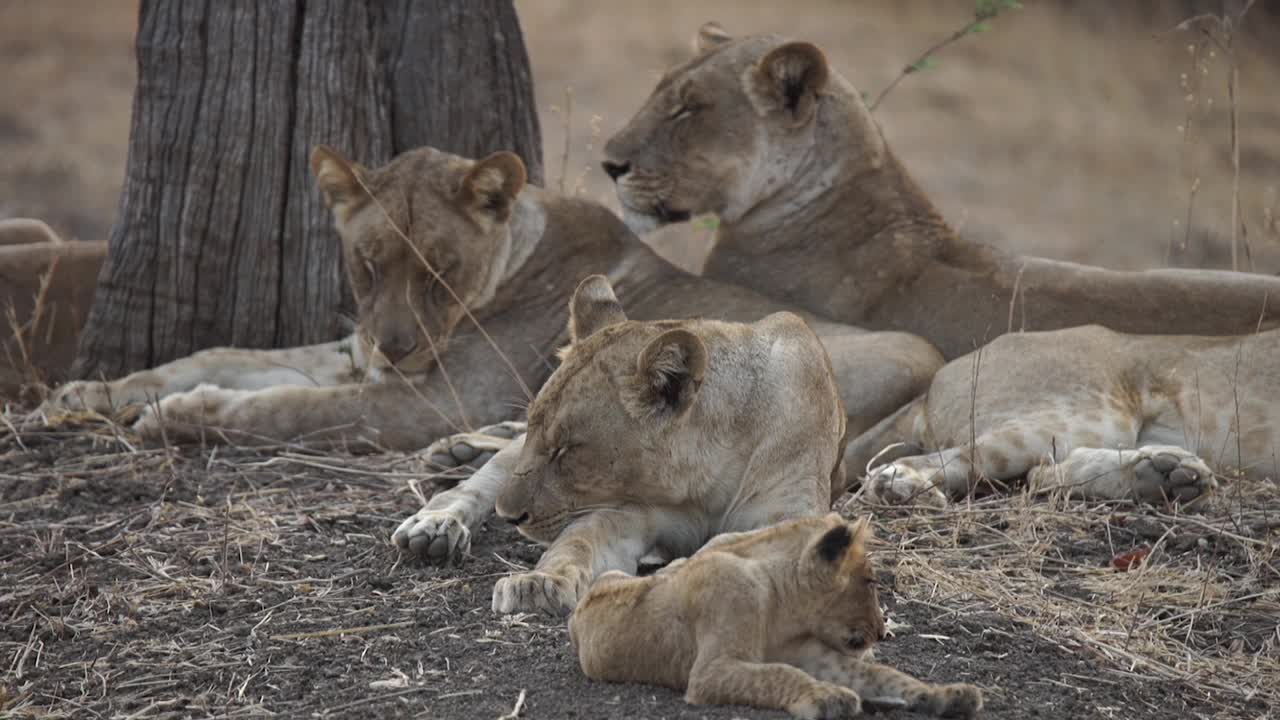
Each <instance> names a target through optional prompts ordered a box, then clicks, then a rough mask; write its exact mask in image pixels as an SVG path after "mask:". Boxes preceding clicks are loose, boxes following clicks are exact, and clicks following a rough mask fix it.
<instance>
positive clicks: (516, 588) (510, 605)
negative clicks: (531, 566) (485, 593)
mask: <svg viewBox="0 0 1280 720" xmlns="http://www.w3.org/2000/svg"><path fill="white" fill-rule="evenodd" d="M577 604H578V589H577V586H576V584H575V583H574V582H573V581H572V580H570V579H569V578H566V577H561V576H559V575H552V574H551V573H545V572H539V571H537V570H535V571H532V572H525V573H517V574H515V575H508V576H507V577H504V578H500V579H499V580H498V582H497V583H496V584H495V585H494V586H493V611H494V612H496V613H522V612H528V613H533V612H540V613H546V614H548V615H553V616H558V617H565V616H567V615H568V614H569V613H571V612H573V608H574V606H576V605H577Z"/></svg>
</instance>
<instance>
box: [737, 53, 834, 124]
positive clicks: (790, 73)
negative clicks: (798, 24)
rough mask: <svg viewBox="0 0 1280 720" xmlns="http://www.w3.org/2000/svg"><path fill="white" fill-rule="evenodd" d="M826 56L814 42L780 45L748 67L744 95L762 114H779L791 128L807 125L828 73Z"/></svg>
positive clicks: (825, 83) (824, 85)
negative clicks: (785, 118) (783, 116)
mask: <svg viewBox="0 0 1280 720" xmlns="http://www.w3.org/2000/svg"><path fill="white" fill-rule="evenodd" d="M830 72H831V71H830V69H829V67H828V66H827V58H826V56H825V55H823V54H822V51H821V50H819V49H818V46H817V45H814V44H812V43H807V42H789V43H786V44H785V45H780V46H778V47H776V48H774V49H773V50H771V51H770V52H769V54H768V55H765V56H764V59H763V60H761V61H760V62H759V63H757V64H756V65H755V66H753V67H751V68H749V69H748V70H747V74H746V77H745V78H744V79H743V80H744V83H745V85H746V91H747V95H748V96H749V97H750V98H751V101H752V103H753V104H754V105H755V106H756V110H757V111H758V112H759V113H760V114H761V115H770V114H773V113H782V114H784V115H785V116H786V117H787V118H788V124H789V125H790V126H792V127H800V126H802V125H806V124H808V122H809V120H810V119H812V117H813V114H814V108H815V107H816V106H817V102H818V94H819V93H821V92H822V90H823V88H825V87H826V85H827V79H828V78H829V76H830Z"/></svg>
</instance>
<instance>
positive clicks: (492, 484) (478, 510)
mask: <svg viewBox="0 0 1280 720" xmlns="http://www.w3.org/2000/svg"><path fill="white" fill-rule="evenodd" d="M523 448H524V436H523V435H521V436H519V437H517V438H516V439H515V440H512V441H510V442H509V443H508V444H507V445H506V446H505V447H503V448H502V449H501V450H499V451H498V452H497V454H495V455H494V456H493V458H492V459H491V460H490V461H489V462H487V463H485V464H484V465H483V466H482V467H481V468H480V469H479V470H477V471H476V472H475V473H474V474H472V475H471V477H469V478H467V479H466V480H463V481H462V482H461V483H459V484H458V485H456V486H455V487H453V488H450V489H448V490H445V491H443V492H438V493H436V494H435V495H434V496H432V498H431V499H430V500H428V501H427V504H426V506H425V507H423V508H422V509H421V510H419V511H418V512H416V513H414V514H413V515H412V516H410V517H409V518H407V519H406V520H405V521H404V522H402V523H400V527H398V528H396V531H395V533H394V534H393V535H392V536H391V540H392V542H394V543H395V544H396V546H397V547H399V548H400V549H401V550H405V551H407V552H411V553H413V554H414V555H417V556H418V557H420V558H422V559H423V560H426V561H427V562H429V563H433V564H439V565H444V564H454V565H457V564H459V563H461V562H462V558H463V556H464V555H465V554H466V553H467V551H468V550H470V548H471V533H472V532H473V531H474V530H475V529H476V528H477V527H479V525H480V523H482V522H484V519H485V518H487V517H488V516H489V514H490V513H492V512H493V503H494V501H495V500H496V499H497V497H498V494H499V493H501V492H502V488H503V487H504V486H505V485H506V483H507V480H508V479H510V477H511V472H512V471H513V470H514V469H515V466H516V462H518V461H519V459H520V451H521V450H522V449H523Z"/></svg>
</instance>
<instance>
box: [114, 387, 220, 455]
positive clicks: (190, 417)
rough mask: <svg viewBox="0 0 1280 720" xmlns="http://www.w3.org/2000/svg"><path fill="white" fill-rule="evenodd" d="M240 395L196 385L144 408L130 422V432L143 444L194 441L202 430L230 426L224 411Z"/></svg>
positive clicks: (198, 437) (202, 435) (203, 433)
mask: <svg viewBox="0 0 1280 720" xmlns="http://www.w3.org/2000/svg"><path fill="white" fill-rule="evenodd" d="M243 394H244V391H240V390H227V389H224V388H220V387H218V386H216V385H208V384H201V385H197V386H196V387H195V389H193V390H189V391H187V392H180V393H174V394H173V395H169V396H167V397H164V398H162V399H161V400H160V402H158V403H155V404H151V405H148V406H147V407H146V408H145V409H143V411H142V414H141V415H139V416H138V419H137V421H136V422H134V424H133V431H134V432H136V433H138V435H140V436H141V437H142V439H143V440H146V441H162V440H164V439H166V438H167V439H168V440H170V441H182V440H198V439H200V438H202V437H204V435H205V430H206V429H209V428H222V427H229V426H230V423H228V422H227V421H226V418H227V415H228V409H229V408H230V407H231V405H232V403H233V402H234V401H235V400H236V399H238V398H239V397H240V396H241V395H243Z"/></svg>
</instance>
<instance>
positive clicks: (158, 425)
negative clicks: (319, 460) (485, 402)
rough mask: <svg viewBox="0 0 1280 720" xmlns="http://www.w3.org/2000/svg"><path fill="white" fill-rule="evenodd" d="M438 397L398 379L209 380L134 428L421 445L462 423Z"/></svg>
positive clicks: (154, 408) (150, 412)
mask: <svg viewBox="0 0 1280 720" xmlns="http://www.w3.org/2000/svg"><path fill="white" fill-rule="evenodd" d="M436 395H438V394H437V393H433V392H432V391H431V388H429V387H426V386H420V385H415V386H410V385H408V384H406V383H401V382H398V381H394V380H388V381H384V382H378V383H369V384H365V385H339V386H336V387H305V386H281V387H272V388H267V389H265V390H256V391H250V390H227V389H225V388H219V387H214V386H208V385H206V386H201V387H197V388H196V389H195V390H192V391H190V392H185V393H177V394H175V395H170V396H169V397H166V398H164V399H162V400H161V401H160V402H159V403H157V404H155V405H150V406H147V407H146V408H145V409H144V411H143V413H142V415H141V416H140V417H139V418H138V421H137V422H136V423H135V424H134V429H135V430H136V431H137V432H138V433H139V434H140V435H142V436H143V438H144V439H145V440H148V441H151V442H156V441H161V440H166V439H167V440H168V441H169V442H196V441H204V442H220V441H226V442H230V443H235V444H247V445H261V444H270V443H282V442H287V443H301V444H305V445H313V446H339V447H348V448H358V449H370V448H373V449H377V448H386V449H393V450H416V449H418V448H421V447H422V446H423V445H425V444H426V442H427V439H428V438H431V437H436V436H438V435H442V434H444V433H445V432H447V431H448V430H449V429H450V428H451V426H452V425H453V424H454V423H455V422H457V421H456V420H454V419H453V418H449V417H445V416H444V415H443V414H442V413H443V412H444V410H445V409H447V408H446V407H444V406H442V405H441V403H439V402H435V399H436V398H435V396H436Z"/></svg>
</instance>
